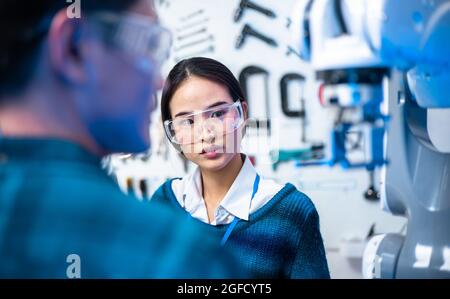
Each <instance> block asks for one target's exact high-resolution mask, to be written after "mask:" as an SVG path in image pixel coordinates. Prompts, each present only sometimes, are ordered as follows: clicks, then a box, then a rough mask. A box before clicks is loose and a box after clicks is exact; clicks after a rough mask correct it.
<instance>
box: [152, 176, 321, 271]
mask: <svg viewBox="0 0 450 299" xmlns="http://www.w3.org/2000/svg"><path fill="white" fill-rule="evenodd" d="M171 186H172V181H171V180H170V181H167V182H166V183H164V184H163V185H162V186H161V187H160V188H159V189H158V190H157V191H156V192H155V194H154V195H153V197H152V201H155V202H160V203H163V204H167V205H169V206H171V207H172V208H173V209H174V210H175V211H178V212H179V213H184V214H188V212H186V211H185V210H184V209H183V208H182V207H181V206H180V204H179V203H178V201H177V199H176V197H175V195H174V193H173V191H172V187H171ZM198 222H200V223H202V224H203V225H204V226H205V227H206V228H207V229H208V231H210V232H211V234H215V235H216V237H218V238H219V239H220V238H221V237H222V236H223V235H224V234H225V232H226V231H227V229H228V227H229V224H227V225H218V226H212V225H209V224H206V223H204V222H202V221H200V220H198ZM225 246H229V247H230V249H232V250H233V251H234V253H235V254H236V255H237V256H238V258H239V261H240V263H241V265H242V267H243V268H244V269H243V270H244V271H247V272H249V273H252V275H253V276H254V277H256V278H307V279H313V278H329V277H330V274H329V271H328V265H327V260H326V256H325V249H324V245H323V241H322V236H321V234H320V229H319V215H318V214H317V211H316V208H315V207H314V204H313V203H312V202H311V200H310V199H309V198H308V197H307V196H306V195H305V194H303V193H301V192H299V191H298V190H297V189H296V188H295V187H294V186H293V185H291V184H286V185H285V186H284V187H283V188H282V189H281V190H280V191H279V192H278V193H277V194H276V195H275V196H274V197H273V198H272V199H271V200H270V201H269V202H268V203H267V204H266V205H264V206H263V207H261V208H260V209H259V210H257V211H256V212H254V213H252V214H250V216H249V221H239V222H238V224H237V225H236V227H235V228H234V229H233V231H232V233H231V235H230V237H229V239H228V241H227V243H226V244H225Z"/></svg>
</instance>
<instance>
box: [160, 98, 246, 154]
mask: <svg viewBox="0 0 450 299" xmlns="http://www.w3.org/2000/svg"><path fill="white" fill-rule="evenodd" d="M243 123H244V113H243V110H242V105H241V102H240V101H237V102H235V103H234V104H227V105H221V106H218V107H214V108H212V109H208V110H204V111H200V112H197V113H192V114H189V115H183V116H180V117H176V118H175V119H173V120H166V121H165V122H164V128H165V130H166V134H167V136H168V138H169V139H170V141H171V142H173V143H175V144H179V145H186V144H193V143H197V142H201V141H202V140H203V138H204V136H205V132H206V134H214V136H223V135H226V134H230V133H232V132H234V131H236V130H237V129H238V128H239V127H241V126H242V124H243Z"/></svg>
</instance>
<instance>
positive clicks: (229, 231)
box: [220, 174, 259, 246]
mask: <svg viewBox="0 0 450 299" xmlns="http://www.w3.org/2000/svg"><path fill="white" fill-rule="evenodd" d="M258 187H259V175H258V174H257V175H256V178H255V182H254V183H253V193H252V198H251V199H250V204H251V203H252V200H253V197H255V194H256V192H257V191H258ZM239 220H241V219H239V218H238V217H234V220H233V222H231V224H230V226H229V227H228V229H227V231H226V232H225V235H223V238H222V241H220V246H224V245H225V243H226V242H227V240H228V238H229V237H230V235H231V233H232V232H233V229H234V227H235V226H236V224H238V222H239Z"/></svg>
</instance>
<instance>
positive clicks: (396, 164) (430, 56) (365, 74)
mask: <svg viewBox="0 0 450 299" xmlns="http://www.w3.org/2000/svg"><path fill="white" fill-rule="evenodd" d="M295 13H296V15H295V16H294V17H293V20H294V22H295V23H294V25H295V26H294V28H295V29H296V30H297V32H296V33H295V37H296V39H297V45H298V46H299V48H300V49H299V50H300V51H299V53H301V57H303V59H305V60H307V61H310V63H311V65H312V67H313V68H314V70H315V72H316V76H317V78H318V79H319V80H321V81H322V82H323V85H322V87H321V90H320V101H321V103H322V105H323V106H325V107H327V108H328V109H329V110H331V111H333V112H334V118H333V120H334V124H333V129H332V133H331V140H330V145H331V148H330V151H331V153H330V154H331V155H330V160H329V161H327V164H329V165H335V164H340V165H342V166H344V167H347V168H350V167H365V168H367V169H368V170H373V169H375V168H378V167H380V168H382V173H383V185H382V187H383V191H382V202H383V204H384V208H385V209H387V210H389V211H390V212H391V213H393V214H395V215H402V216H405V217H408V219H409V221H408V227H407V234H406V236H401V235H395V234H388V235H384V236H383V237H382V238H380V236H378V237H377V239H376V240H373V241H371V242H370V243H369V249H370V250H369V249H368V251H367V252H368V253H367V254H368V255H369V256H370V258H369V260H370V262H369V263H367V262H365V264H366V265H368V264H370V265H371V268H370V269H369V271H366V270H364V272H365V276H366V277H370V276H372V277H373V276H377V277H381V278H394V277H414V278H418V277H450V109H448V108H450V94H449V91H448V90H449V89H448V86H450V55H449V53H450V1H449V0H309V1H306V0H303V1H299V2H298V6H297V8H296V10H295ZM398 74H400V75H398ZM388 127H389V130H387V128H388ZM354 132H359V133H360V134H362V136H364V137H363V139H364V142H363V144H364V148H365V155H364V157H363V158H362V159H360V160H358V161H354V160H351V158H350V152H351V148H352V147H351V146H350V144H351V142H350V138H349V136H350V135H352V134H353V133H354ZM388 161H389V162H388ZM321 163H322V164H324V163H323V162H321ZM315 164H319V163H315ZM366 261H367V259H366ZM377 265H378V266H377ZM377 269H378V270H377ZM374 273H375V274H374Z"/></svg>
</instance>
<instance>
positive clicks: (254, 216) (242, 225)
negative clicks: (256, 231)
mask: <svg viewBox="0 0 450 299" xmlns="http://www.w3.org/2000/svg"><path fill="white" fill-rule="evenodd" d="M176 179H179V178H175V179H171V180H169V181H167V183H166V188H167V189H168V194H169V197H170V202H171V204H173V205H175V206H176V208H177V209H179V210H181V212H183V213H184V214H186V215H187V216H189V217H190V219H192V220H194V221H196V222H199V223H201V224H202V225H203V226H207V227H208V228H209V229H213V230H217V231H223V232H225V231H226V230H227V229H228V227H229V226H230V225H231V223H229V224H220V225H211V224H209V223H205V222H203V221H201V220H199V219H197V218H194V217H192V215H191V214H190V213H189V212H188V211H186V210H185V209H184V208H183V207H182V206H181V205H180V204H179V202H178V200H177V199H176V196H175V194H174V192H173V190H172V181H173V180H176ZM295 190H296V188H295V186H294V185H292V184H290V183H287V184H285V185H284V187H283V188H282V189H281V190H280V191H278V192H277V193H276V194H275V195H274V196H273V197H272V199H271V200H269V202H267V203H266V204H265V205H264V206H262V207H261V208H260V209H258V210H257V211H255V212H253V213H251V214H250V215H249V219H248V221H245V220H240V221H239V222H238V223H237V224H236V227H235V228H234V231H235V232H236V231H240V230H242V229H244V228H246V227H247V226H249V225H251V224H252V223H253V222H255V221H257V220H259V219H260V218H262V217H263V216H264V215H265V214H267V213H268V212H269V211H270V210H271V209H272V208H273V207H274V206H275V205H276V204H277V203H278V202H279V201H281V200H282V199H284V198H285V197H286V196H287V195H289V194H290V193H291V192H293V191H295Z"/></svg>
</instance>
